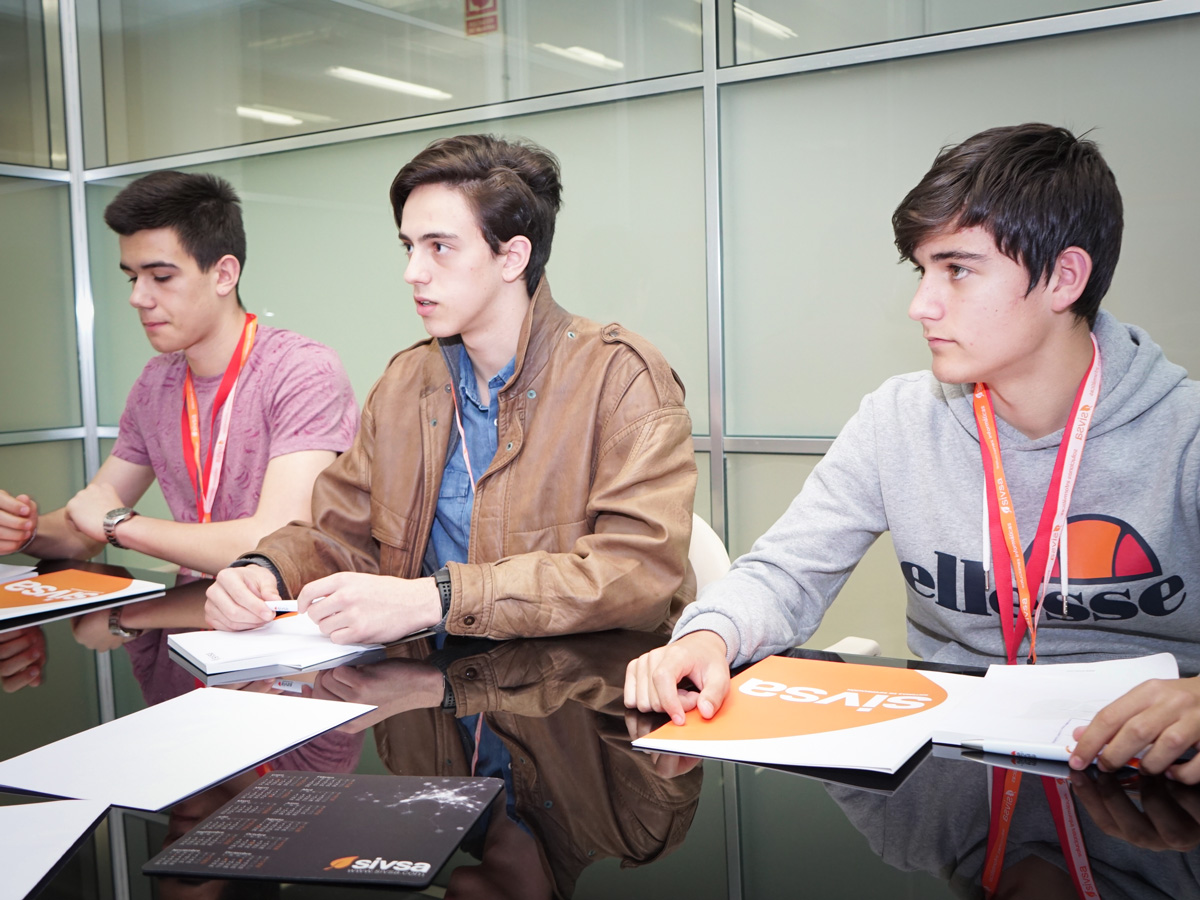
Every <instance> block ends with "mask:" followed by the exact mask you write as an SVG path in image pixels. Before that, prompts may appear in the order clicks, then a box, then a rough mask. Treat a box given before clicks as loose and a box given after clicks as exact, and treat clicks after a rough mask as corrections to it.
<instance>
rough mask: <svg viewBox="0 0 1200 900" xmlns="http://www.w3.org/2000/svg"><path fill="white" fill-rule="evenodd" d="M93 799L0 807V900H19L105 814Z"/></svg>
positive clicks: (104, 809) (101, 806) (101, 805)
mask: <svg viewBox="0 0 1200 900" xmlns="http://www.w3.org/2000/svg"><path fill="white" fill-rule="evenodd" d="M107 811H108V804H107V803H97V802H96V801H94V800H51V801H48V802H46V803H23V804H21V805H19V806H0V835H3V840H0V871H2V872H3V873H4V875H3V877H0V900H21V898H22V897H24V896H25V895H26V894H28V893H29V892H30V891H32V890H33V889H34V888H35V887H36V886H37V884H38V882H39V881H41V880H42V879H43V878H44V877H45V875H46V873H47V872H49V871H50V870H51V869H53V868H54V867H55V866H56V865H58V862H59V860H61V859H62V858H63V856H65V855H66V853H67V851H68V850H70V849H71V848H72V847H73V846H74V845H75V842H76V841H78V840H79V838H80V837H82V836H83V835H85V834H86V833H87V832H88V831H90V830H91V828H92V826H94V825H95V824H96V820H98V819H99V818H100V817H101V816H102V815H104V813H105V812H107Z"/></svg>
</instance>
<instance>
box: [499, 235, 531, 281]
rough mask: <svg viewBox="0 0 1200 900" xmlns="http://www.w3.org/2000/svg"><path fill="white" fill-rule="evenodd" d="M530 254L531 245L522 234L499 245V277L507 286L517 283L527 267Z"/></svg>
mask: <svg viewBox="0 0 1200 900" xmlns="http://www.w3.org/2000/svg"><path fill="white" fill-rule="evenodd" d="M532 252H533V245H532V244H531V243H530V242H529V238H527V237H525V235H523V234H518V235H517V236H516V237H513V238H509V239H508V240H507V241H505V242H504V243H503V244H501V245H500V253H499V255H500V257H502V262H501V266H500V277H501V278H503V279H504V280H505V281H506V282H507V283H509V284H512V283H513V282H515V281H519V280H520V279H521V276H523V275H524V274H525V269H526V268H527V267H528V266H529V254H530V253H532Z"/></svg>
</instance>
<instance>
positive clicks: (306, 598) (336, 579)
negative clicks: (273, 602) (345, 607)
mask: <svg viewBox="0 0 1200 900" xmlns="http://www.w3.org/2000/svg"><path fill="white" fill-rule="evenodd" d="M354 574H355V573H353V572H334V573H333V574H332V575H326V576H325V577H324V578H318V579H317V580H316V581H310V582H309V583H308V584H306V585H305V586H304V587H302V588H301V589H300V593H299V594H297V595H296V608H297V609H298V610H299V611H300V612H304V611H305V610H306V609H308V607H309V604H312V603H316V602H317V601H318V600H324V599H325V598H326V597H328V596H329V595H330V594H332V593H333V592H334V591H336V590H338V589H339V588H343V587H346V586H347V585H348V584H351V583H352V581H353V576H354Z"/></svg>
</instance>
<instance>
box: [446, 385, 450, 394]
mask: <svg viewBox="0 0 1200 900" xmlns="http://www.w3.org/2000/svg"><path fill="white" fill-rule="evenodd" d="M446 393H447V394H448V393H450V385H446Z"/></svg>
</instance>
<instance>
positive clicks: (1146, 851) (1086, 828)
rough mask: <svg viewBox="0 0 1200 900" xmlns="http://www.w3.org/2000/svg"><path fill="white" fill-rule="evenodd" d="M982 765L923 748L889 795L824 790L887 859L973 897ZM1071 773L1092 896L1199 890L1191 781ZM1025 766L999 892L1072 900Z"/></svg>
mask: <svg viewBox="0 0 1200 900" xmlns="http://www.w3.org/2000/svg"><path fill="white" fill-rule="evenodd" d="M990 771H991V769H990V767H988V766H985V765H982V764H980V763H978V762H974V761H970V760H963V759H959V760H954V759H942V758H937V757H933V756H931V757H930V758H928V759H926V760H925V761H924V762H923V763H922V764H921V765H920V766H919V767H918V768H917V769H916V771H914V772H913V774H912V775H911V776H910V777H909V778H908V779H907V780H905V781H904V783H903V784H902V785H900V787H899V788H898V789H897V790H896V792H895V793H894V794H892V795H890V796H888V795H885V794H878V793H870V792H867V791H861V790H854V789H851V788H847V787H844V786H834V785H830V786H829V787H828V792H829V795H830V796H831V797H832V798H833V800H834V801H835V802H836V803H837V804H838V806H839V807H840V808H841V809H842V811H843V812H844V813H845V814H846V816H847V817H848V818H849V820H850V822H851V823H852V824H853V825H854V826H855V827H856V828H857V829H858V830H859V831H860V832H862V834H863V835H864V836H865V837H866V838H867V841H868V842H869V844H870V846H871V849H872V850H873V851H874V852H875V853H876V854H877V855H878V856H880V857H881V858H882V860H883V861H884V862H885V863H887V864H888V865H890V866H892V867H894V868H897V869H900V870H904V871H912V870H917V871H924V872H929V873H931V874H933V875H935V876H936V877H938V878H941V879H943V880H944V881H946V882H948V883H949V886H950V888H951V890H952V892H953V893H954V894H955V895H956V896H960V897H982V896H984V892H983V888H982V887H981V886H980V881H981V875H982V870H983V866H984V861H985V857H986V853H987V838H988V825H989V806H988V793H989V785H990V781H989V773H990ZM1069 781H1070V783H1071V788H1072V792H1073V795H1074V798H1075V805H1076V808H1077V810H1078V815H1079V822H1080V825H1081V827H1082V830H1083V838H1084V843H1085V846H1086V848H1087V855H1088V859H1089V862H1090V865H1091V871H1092V876H1093V877H1094V879H1095V883H1096V887H1097V888H1098V890H1099V896H1101V897H1104V898H1105V900H1113V898H1138V900H1142V898H1163V900H1166V898H1181V897H1200V852H1198V851H1197V847H1198V846H1200V789H1198V788H1195V787H1188V786H1185V785H1181V784H1176V783H1174V782H1171V781H1168V780H1167V779H1165V778H1162V777H1153V778H1148V777H1142V776H1141V775H1139V774H1137V773H1136V772H1133V771H1132V770H1124V771H1123V772H1122V773H1120V774H1109V773H1104V772H1100V771H1098V770H1097V769H1095V768H1092V769H1090V770H1088V771H1086V772H1076V773H1073V774H1072V775H1071V776H1070V778H1069ZM1038 782H1039V779H1038V778H1037V777H1035V776H1032V775H1029V774H1026V775H1025V776H1024V778H1023V779H1022V786H1021V791H1020V794H1019V799H1018V801H1017V805H1016V810H1015V812H1014V815H1013V821H1012V826H1011V830H1010V831H1009V836H1008V849H1007V852H1006V854H1005V857H1004V870H1003V872H1002V874H1001V877H1000V882H999V885H998V887H997V891H996V894H995V896H996V897H997V898H1010V897H1011V898H1017V897H1020V898H1032V900H1073V898H1076V897H1077V896H1079V894H1078V893H1077V891H1076V888H1075V885H1074V884H1073V882H1072V880H1071V878H1070V876H1069V874H1068V871H1067V863H1066V861H1065V859H1064V853H1063V849H1062V847H1061V845H1060V842H1059V837H1058V832H1057V831H1056V829H1055V825H1054V821H1053V819H1052V817H1051V813H1050V807H1049V804H1048V802H1047V799H1046V794H1045V792H1044V791H1043V790H1042V786H1041V785H1040V784H1039V783H1038Z"/></svg>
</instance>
